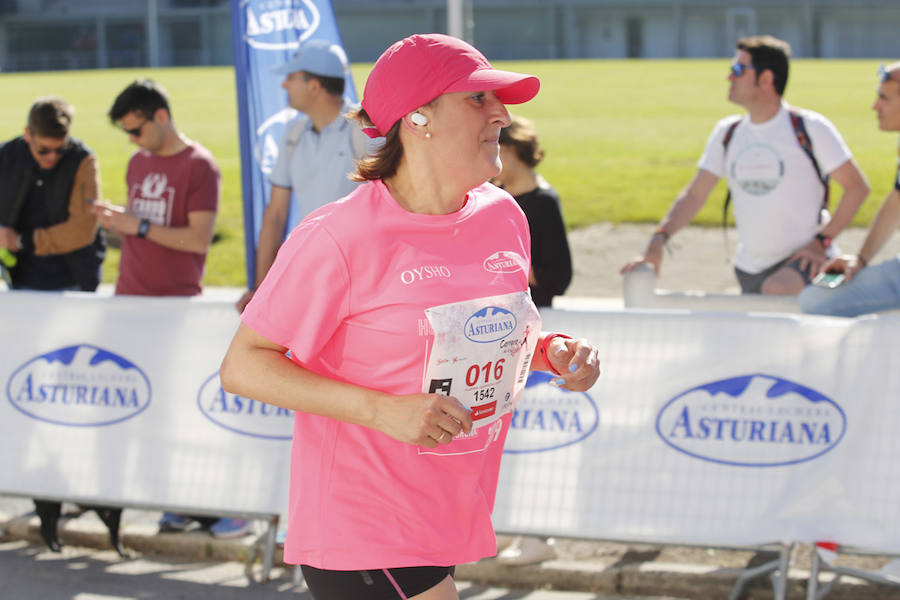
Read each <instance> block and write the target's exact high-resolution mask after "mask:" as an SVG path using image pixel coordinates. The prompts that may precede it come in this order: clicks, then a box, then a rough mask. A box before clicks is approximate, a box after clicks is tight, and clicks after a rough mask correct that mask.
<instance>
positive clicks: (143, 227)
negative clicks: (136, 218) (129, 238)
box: [137, 219, 150, 238]
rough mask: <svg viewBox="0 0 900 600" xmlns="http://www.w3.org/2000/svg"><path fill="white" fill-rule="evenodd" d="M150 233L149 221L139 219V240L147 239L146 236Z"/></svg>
mask: <svg viewBox="0 0 900 600" xmlns="http://www.w3.org/2000/svg"><path fill="white" fill-rule="evenodd" d="M149 232H150V219H141V224H140V225H138V230H137V236H138V237H139V238H145V237H147V234H148V233H149Z"/></svg>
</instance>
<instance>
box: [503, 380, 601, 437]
mask: <svg viewBox="0 0 900 600" xmlns="http://www.w3.org/2000/svg"><path fill="white" fill-rule="evenodd" d="M555 377H556V375H552V374H551V373H545V372H543V371H532V372H531V373H530V374H529V375H528V381H527V382H526V384H525V393H524V394H523V395H522V398H521V400H519V405H518V406H517V407H516V411H515V413H513V418H512V421H511V422H510V430H509V437H508V438H507V439H506V446H505V448H504V450H503V451H504V452H506V453H509V454H521V453H526V452H546V451H548V450H556V449H557V448H564V447H566V446H571V445H572V444H577V443H579V442H582V441H584V440H585V439H586V438H587V437H588V436H589V435H591V434H592V433H594V431H596V429H597V427H598V426H599V424H600V411H599V410H598V409H597V404H596V403H595V402H594V399H593V398H591V396H590V395H589V394H588V393H587V392H572V391H569V390H566V389H564V388H559V387H555V386H552V385H550V380H551V379H553V378H555Z"/></svg>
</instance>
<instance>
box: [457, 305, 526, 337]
mask: <svg viewBox="0 0 900 600" xmlns="http://www.w3.org/2000/svg"><path fill="white" fill-rule="evenodd" d="M517 323H518V321H517V320H516V315H514V314H513V313H511V312H510V311H508V310H506V309H505V308H500V307H499V306H488V307H485V308H482V309H481V310H479V311H478V312H476V313H475V314H473V315H472V316H471V317H469V318H468V319H466V325H465V329H464V333H465V335H466V337H467V338H468V339H470V340H472V341H473V342H477V343H479V344H487V343H489V342H496V341H497V340H502V339H503V338H505V337H506V336H508V335H509V334H511V333H512V332H513V331H515V329H516V324H517Z"/></svg>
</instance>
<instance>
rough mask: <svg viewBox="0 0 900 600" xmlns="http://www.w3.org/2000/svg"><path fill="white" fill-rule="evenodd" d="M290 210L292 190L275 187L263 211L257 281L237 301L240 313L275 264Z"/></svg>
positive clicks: (258, 247) (258, 249)
mask: <svg viewBox="0 0 900 600" xmlns="http://www.w3.org/2000/svg"><path fill="white" fill-rule="evenodd" d="M290 209H291V189H290V188H284V187H280V186H277V185H273V186H272V193H271V194H270V195H269V204H268V205H266V209H265V211H263V218H262V224H261V225H260V229H259V244H257V248H256V281H255V282H253V286H252V287H251V288H250V289H248V290H247V291H246V292H244V294H243V295H242V296H241V297H240V299H239V300H238V301H237V304H236V306H237V310H238V312H243V311H244V307H245V306H247V303H248V302H250V299H251V298H253V294H254V293H255V292H256V288H258V287H259V284H261V283H262V280H263V279H264V278H265V277H266V273H268V272H269V269H271V268H272V263H274V262H275V256H276V255H277V254H278V248H280V247H281V241H282V239H283V238H284V228H285V225H286V224H287V219H288V213H289V212H290Z"/></svg>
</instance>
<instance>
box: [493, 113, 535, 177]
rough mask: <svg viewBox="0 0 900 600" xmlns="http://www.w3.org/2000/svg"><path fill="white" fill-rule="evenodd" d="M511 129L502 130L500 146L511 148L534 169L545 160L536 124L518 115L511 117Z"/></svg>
mask: <svg viewBox="0 0 900 600" xmlns="http://www.w3.org/2000/svg"><path fill="white" fill-rule="evenodd" d="M510 120H511V122H510V124H509V127H504V128H503V129H501V130H500V145H501V146H511V147H512V149H513V151H514V152H515V153H516V156H517V157H518V159H519V160H521V161H522V162H523V163H525V164H526V165H528V166H529V167H531V168H532V169H533V168H534V167H536V166H538V164H539V163H540V162H541V161H542V160H543V159H544V149H543V148H541V144H540V142H538V138H537V132H535V130H534V123H532V122H531V121H529V120H528V119H526V118H525V117H520V116H518V115H510Z"/></svg>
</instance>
